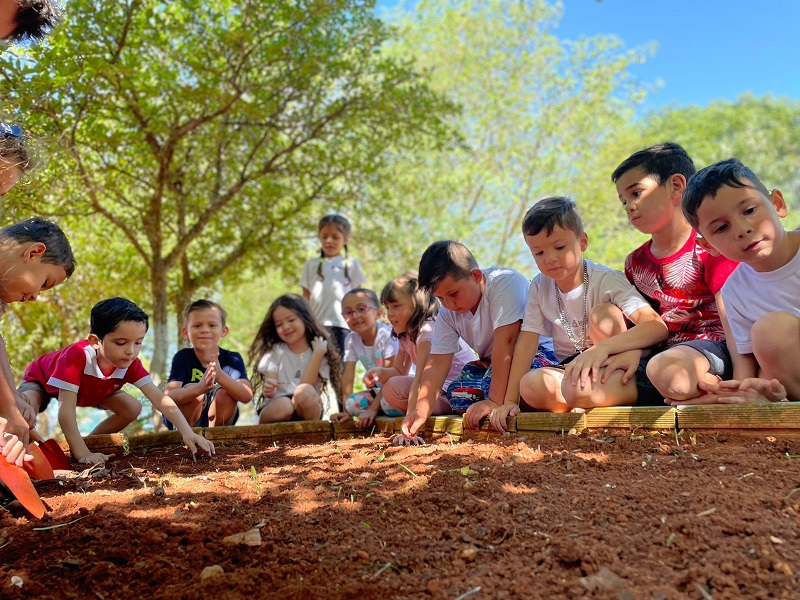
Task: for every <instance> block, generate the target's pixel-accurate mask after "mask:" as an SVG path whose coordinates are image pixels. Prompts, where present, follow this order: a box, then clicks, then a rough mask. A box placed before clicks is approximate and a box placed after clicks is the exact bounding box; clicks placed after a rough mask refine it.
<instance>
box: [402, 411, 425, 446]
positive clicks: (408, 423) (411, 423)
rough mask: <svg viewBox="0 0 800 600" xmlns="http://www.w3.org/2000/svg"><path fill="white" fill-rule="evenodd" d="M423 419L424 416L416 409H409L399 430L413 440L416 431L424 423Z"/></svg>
mask: <svg viewBox="0 0 800 600" xmlns="http://www.w3.org/2000/svg"><path fill="white" fill-rule="evenodd" d="M425 420H426V417H423V416H421V415H420V414H419V413H417V411H416V409H414V410H410V411H408V414H406V416H405V418H404V419H403V424H402V425H400V431H402V432H403V435H404V436H405V437H406V438H407V439H409V440H413V439H414V438H415V437H417V432H418V431H419V429H420V427H422V426H423V425H425Z"/></svg>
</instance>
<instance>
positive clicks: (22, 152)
mask: <svg viewBox="0 0 800 600" xmlns="http://www.w3.org/2000/svg"><path fill="white" fill-rule="evenodd" d="M0 1H2V0H0ZM31 169H33V161H32V160H31V158H30V155H29V153H28V149H27V147H26V146H25V138H24V136H23V133H22V129H20V128H19V127H18V126H17V125H10V124H8V123H3V122H2V121H0V196H5V195H6V194H7V193H8V192H9V190H10V189H11V188H13V187H14V186H15V185H16V184H17V182H18V181H19V180H20V179H21V178H22V175H23V174H24V173H25V172H26V171H30V170H31Z"/></svg>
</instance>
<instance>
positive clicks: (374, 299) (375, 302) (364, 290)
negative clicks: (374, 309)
mask: <svg viewBox="0 0 800 600" xmlns="http://www.w3.org/2000/svg"><path fill="white" fill-rule="evenodd" d="M355 294H363V295H364V296H366V297H367V298H369V301H370V302H372V304H373V305H375V306H380V305H381V303H380V302H379V301H378V294H376V293H375V292H373V291H372V290H368V289H367V288H355V289H353V290H350V291H349V292H347V293H346V294H345V295H344V296H343V297H342V302H344V299H345V298H347V297H348V296H353V295H355Z"/></svg>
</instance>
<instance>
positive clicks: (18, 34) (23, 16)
mask: <svg viewBox="0 0 800 600" xmlns="http://www.w3.org/2000/svg"><path fill="white" fill-rule="evenodd" d="M60 18H61V14H60V11H59V10H58V7H57V6H56V5H55V3H54V2H51V0H0V39H2V40H9V41H11V42H22V41H26V40H41V39H42V38H44V36H45V35H47V34H48V33H49V32H50V30H51V29H53V27H55V26H56V25H57V24H58V21H59V19H60Z"/></svg>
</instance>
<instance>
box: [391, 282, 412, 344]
mask: <svg viewBox="0 0 800 600" xmlns="http://www.w3.org/2000/svg"><path fill="white" fill-rule="evenodd" d="M395 298H397V299H396V300H395V301H393V302H387V303H386V314H387V317H388V318H389V323H391V324H392V329H394V332H395V333H397V334H401V333H405V331H406V328H407V327H408V320H409V319H410V318H411V315H413V314H414V310H415V308H416V307H415V306H414V301H413V300H412V299H411V298H409V297H408V296H406V295H405V294H400V293H397V292H395Z"/></svg>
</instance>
